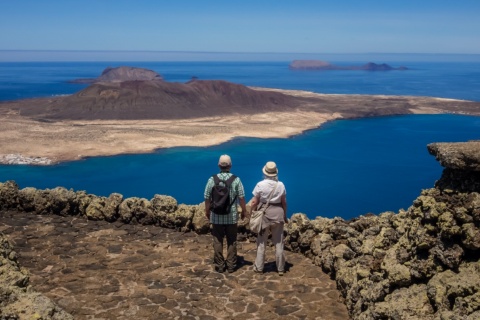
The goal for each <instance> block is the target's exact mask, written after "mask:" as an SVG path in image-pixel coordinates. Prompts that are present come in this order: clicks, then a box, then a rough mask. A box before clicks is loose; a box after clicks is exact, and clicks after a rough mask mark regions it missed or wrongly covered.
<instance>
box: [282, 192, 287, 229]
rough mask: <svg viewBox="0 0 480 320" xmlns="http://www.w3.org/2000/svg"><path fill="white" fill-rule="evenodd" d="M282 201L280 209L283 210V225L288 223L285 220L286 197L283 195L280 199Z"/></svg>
mask: <svg viewBox="0 0 480 320" xmlns="http://www.w3.org/2000/svg"><path fill="white" fill-rule="evenodd" d="M281 201H282V208H283V221H284V222H285V223H288V218H287V196H286V195H285V194H283V195H282V198H281Z"/></svg>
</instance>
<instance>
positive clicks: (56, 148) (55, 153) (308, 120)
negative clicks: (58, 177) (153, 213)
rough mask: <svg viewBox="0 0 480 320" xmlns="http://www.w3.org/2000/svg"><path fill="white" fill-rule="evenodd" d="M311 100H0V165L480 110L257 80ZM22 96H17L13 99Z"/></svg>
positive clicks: (472, 105)
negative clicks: (147, 115)
mask: <svg viewBox="0 0 480 320" xmlns="http://www.w3.org/2000/svg"><path fill="white" fill-rule="evenodd" d="M252 89H255V90H263V91H276V92H281V93H283V94H287V95H292V96H301V97H303V98H309V99H311V102H310V103H306V104H305V105H304V106H302V107H301V108H298V109H297V110H294V111H292V112H285V111H282V112H273V111H272V112H267V113H257V114H246V115H241V114H233V115H228V116H221V117H205V118H193V119H192V118H190V119H176V120H161V119H156V120H155V119H151V120H92V121H80V120H63V121H38V120H34V119H29V118H26V117H22V116H21V115H20V114H19V112H12V108H11V105H10V104H9V103H3V104H0V124H1V126H0V136H1V137H2V139H1V141H0V150H2V152H1V154H0V164H12V165H15V164H29V165H53V164H58V163H61V162H65V161H75V160H81V159H84V158H89V157H97V156H111V155H120V154H134V153H137V154H138V153H149V152H154V151H155V150H158V149H161V148H171V147H180V146H195V147H204V146H212V145H218V144H221V143H224V142H226V141H229V140H231V139H233V138H235V137H254V138H288V137H291V136H294V135H297V134H301V133H302V132H305V131H307V130H312V129H316V128H319V127H320V126H321V125H323V124H324V123H326V122H328V121H333V120H337V119H353V118H364V117H376V116H387V115H402V114H440V113H457V114H466V115H480V103H476V102H471V101H465V100H454V99H441V98H432V97H411V96H385V95H346V94H345V95H342V94H320V93H314V92H308V91H301V90H282V89H271V88H258V87H252ZM12 103H17V102H12Z"/></svg>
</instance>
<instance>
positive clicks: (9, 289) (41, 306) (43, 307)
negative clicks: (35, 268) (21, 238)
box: [0, 234, 73, 320]
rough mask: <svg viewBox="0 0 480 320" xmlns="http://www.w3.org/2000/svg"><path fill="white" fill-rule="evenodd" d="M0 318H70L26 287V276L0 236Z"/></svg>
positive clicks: (12, 252) (10, 247) (61, 319)
mask: <svg viewBox="0 0 480 320" xmlns="http://www.w3.org/2000/svg"><path fill="white" fill-rule="evenodd" d="M0 319H52V320H70V319H73V317H72V316H71V315H70V314H68V313H66V312H65V311H64V310H62V309H61V308H59V307H58V306H57V305H55V304H54V303H53V302H52V301H51V300H50V299H48V298H46V297H45V296H43V295H41V294H40V293H38V292H35V291H34V289H33V288H32V287H30V286H29V274H28V271H27V270H26V269H24V268H21V267H20V266H19V264H18V262H17V253H16V252H15V251H14V250H13V247H12V245H11V244H10V242H9V241H8V240H7V239H6V237H5V236H3V235H2V234H0Z"/></svg>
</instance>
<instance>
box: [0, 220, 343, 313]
mask: <svg viewBox="0 0 480 320" xmlns="http://www.w3.org/2000/svg"><path fill="white" fill-rule="evenodd" d="M0 232H3V233H4V234H5V235H7V236H8V237H9V239H10V241H12V242H13V244H14V248H15V250H16V251H17V253H18V254H19V262H20V264H21V266H23V267H25V268H27V269H28V270H29V272H30V274H31V277H30V284H31V285H32V286H33V287H34V288H35V290H37V291H39V292H41V293H43V294H45V295H46V296H47V297H49V298H51V299H52V300H53V301H54V302H55V303H57V304H58V305H59V306H60V307H62V308H63V309H65V310H66V311H67V312H69V313H71V314H72V315H73V316H74V317H75V319H201V320H208V319H239V320H240V319H249V320H253V319H278V318H281V319H328V320H335V319H349V317H348V313H347V309H346V307H345V305H344V304H343V303H342V301H341V297H340V294H339V292H338V291H337V290H336V285H335V282H334V281H333V280H330V278H329V277H328V276H327V275H326V274H324V273H323V272H322V270H321V269H320V268H318V267H316V266H315V265H313V264H312V263H311V261H310V260H308V259H307V258H305V257H304V256H302V255H300V254H296V253H292V252H286V257H287V261H288V264H287V272H286V273H285V275H284V276H283V277H280V276H278V274H277V273H276V272H275V265H274V262H273V261H274V251H273V247H270V248H268V250H267V261H269V262H268V263H267V264H266V269H265V273H264V274H256V273H254V272H253V270H252V263H253V261H254V259H255V244H254V243H250V242H247V241H242V242H239V245H238V253H239V256H240V260H241V262H242V263H241V265H240V267H239V269H238V270H237V271H236V272H234V273H232V274H228V273H223V274H220V273H217V272H215V271H214V268H213V265H212V264H211V262H212V246H211V238H210V236H205V235H197V234H195V233H193V232H190V233H180V232H176V231H173V230H170V229H165V228H160V227H155V226H143V225H129V224H122V223H119V222H116V223H108V222H104V221H95V222H94V221H89V220H85V219H83V218H79V217H72V216H68V217H60V216H40V215H36V214H32V213H10V212H9V213H0Z"/></svg>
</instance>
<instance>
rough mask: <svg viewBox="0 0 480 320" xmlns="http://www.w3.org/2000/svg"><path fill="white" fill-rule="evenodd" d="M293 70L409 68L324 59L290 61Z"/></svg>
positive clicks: (383, 69) (381, 69)
mask: <svg viewBox="0 0 480 320" xmlns="http://www.w3.org/2000/svg"><path fill="white" fill-rule="evenodd" d="M289 68H290V69H292V70H363V71H390V70H408V68H407V67H404V66H400V67H398V68H394V67H392V66H390V65H388V64H386V63H382V64H377V63H373V62H369V63H367V64H364V65H362V66H337V65H334V64H331V63H329V62H326V61H322V60H294V61H292V63H290V65H289Z"/></svg>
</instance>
